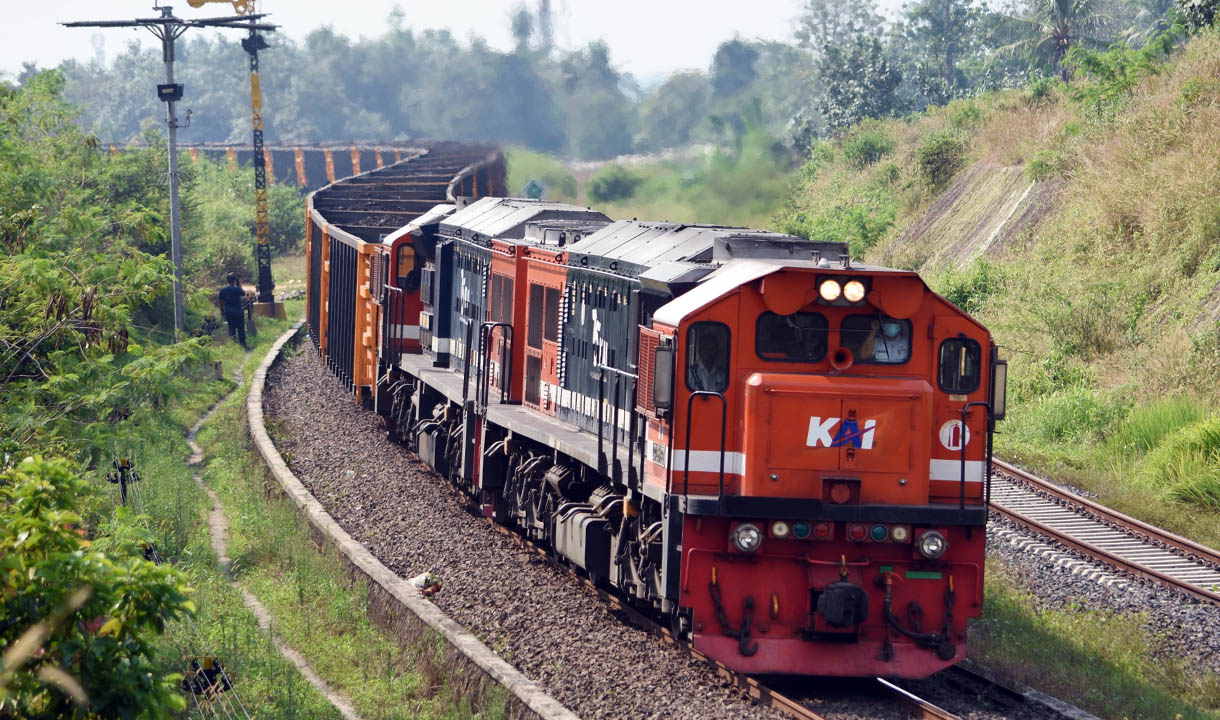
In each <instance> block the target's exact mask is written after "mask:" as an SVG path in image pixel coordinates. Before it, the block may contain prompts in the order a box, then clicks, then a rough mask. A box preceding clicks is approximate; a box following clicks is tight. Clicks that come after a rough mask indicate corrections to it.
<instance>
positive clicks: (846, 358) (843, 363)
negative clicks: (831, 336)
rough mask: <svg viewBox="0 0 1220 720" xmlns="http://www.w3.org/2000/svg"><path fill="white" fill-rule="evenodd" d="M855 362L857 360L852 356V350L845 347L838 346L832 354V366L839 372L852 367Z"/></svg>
mask: <svg viewBox="0 0 1220 720" xmlns="http://www.w3.org/2000/svg"><path fill="white" fill-rule="evenodd" d="M853 362H855V357H853V356H852V354H851V350H848V349H847V348H845V347H840V348H837V349H836V350H835V351H834V354H833V355H831V356H830V366H831V367H832V368H834V369H835V370H838V371H839V372H843V371H844V370H846V369H847V368H849V367H851V364H852V363H853Z"/></svg>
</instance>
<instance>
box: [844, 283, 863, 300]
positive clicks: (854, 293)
mask: <svg viewBox="0 0 1220 720" xmlns="http://www.w3.org/2000/svg"><path fill="white" fill-rule="evenodd" d="M866 294H868V293H867V291H866V290H865V288H864V283H862V282H860V281H859V280H848V281H847V284H846V285H844V286H843V297H844V299H846V300H847V302H850V303H858V302H860V301H861V300H863V299H864V296H865V295H866Z"/></svg>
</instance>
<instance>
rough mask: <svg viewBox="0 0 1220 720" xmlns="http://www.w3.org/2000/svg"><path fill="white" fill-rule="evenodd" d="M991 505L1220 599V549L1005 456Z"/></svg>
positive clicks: (1160, 579) (1094, 553)
mask: <svg viewBox="0 0 1220 720" xmlns="http://www.w3.org/2000/svg"><path fill="white" fill-rule="evenodd" d="M993 468H994V470H997V471H998V472H996V473H995V474H994V475H993V477H992V487H991V507H992V510H994V511H995V512H997V513H999V514H1000V515H1001V516H1002V517H1005V518H1007V519H1009V520H1011V521H1013V522H1015V523H1017V524H1018V525H1022V526H1024V527H1027V528H1029V529H1031V530H1033V531H1035V532H1037V533H1039V534H1041V535H1046V536H1049V537H1051V538H1054V539H1055V540H1057V541H1059V542H1060V543H1062V544H1064V545H1066V546H1068V547H1070V548H1072V549H1074V550H1077V551H1079V552H1081V553H1084V554H1085V555H1087V556H1089V557H1091V558H1094V559H1096V560H1099V561H1101V562H1102V563H1104V564H1106V565H1110V566H1112V567H1116V568H1119V569H1122V570H1124V571H1126V572H1128V573H1131V574H1133V575H1136V576H1139V577H1142V578H1146V579H1148V580H1151V581H1153V582H1157V583H1160V584H1163V585H1168V586H1170V587H1173V588H1176V589H1178V590H1180V591H1182V592H1183V593H1186V594H1187V595H1189V596H1191V597H1193V598H1196V599H1198V600H1203V601H1206V602H1210V603H1214V604H1217V605H1220V552H1217V551H1216V550H1213V549H1211V548H1208V547H1205V546H1203V545H1200V544H1198V543H1196V542H1193V541H1191V540H1187V539H1186V538H1183V537H1180V536H1178V535H1174V534H1173V533H1170V532H1166V531H1165V530H1162V529H1160V528H1157V527H1154V526H1152V525H1149V524H1147V523H1145V522H1141V521H1139V520H1136V519H1135V518H1132V517H1128V516H1127V515H1123V514H1122V513H1119V512H1116V511H1114V510H1111V509H1109V508H1107V507H1104V506H1102V505H1099V504H1097V503H1095V502H1093V501H1091V500H1089V499H1087V498H1084V497H1081V496H1080V495H1077V494H1075V493H1073V492H1070V491H1068V490H1065V489H1063V488H1061V487H1058V486H1056V485H1053V484H1051V483H1048V482H1047V481H1045V480H1042V479H1040V478H1037V477H1034V476H1033V475H1030V474H1029V473H1027V472H1025V471H1024V470H1021V469H1020V468H1017V467H1015V466H1013V465H1010V464H1008V463H1005V462H1002V461H1000V460H995V461H993Z"/></svg>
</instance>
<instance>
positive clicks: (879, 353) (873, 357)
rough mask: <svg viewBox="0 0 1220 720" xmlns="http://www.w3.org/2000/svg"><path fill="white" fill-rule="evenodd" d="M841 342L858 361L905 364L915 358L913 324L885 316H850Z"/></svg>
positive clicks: (840, 339) (842, 330)
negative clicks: (912, 334)
mask: <svg viewBox="0 0 1220 720" xmlns="http://www.w3.org/2000/svg"><path fill="white" fill-rule="evenodd" d="M839 342H840V343H842V345H843V347H845V348H847V349H848V350H851V352H852V355H853V356H854V357H855V361H856V362H858V363H873V364H878V365H901V364H902V363H905V362H906V361H907V360H910V359H911V323H910V321H909V320H898V319H896V318H892V317H887V316H885V315H881V314H877V315H848V316H847V317H846V318H844V319H843V326H842V327H841V328H840V329H839Z"/></svg>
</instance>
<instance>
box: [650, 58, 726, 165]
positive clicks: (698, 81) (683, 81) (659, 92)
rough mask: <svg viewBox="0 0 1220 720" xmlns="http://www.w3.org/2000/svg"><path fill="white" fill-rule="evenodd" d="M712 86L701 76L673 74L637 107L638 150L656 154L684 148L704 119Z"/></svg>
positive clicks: (696, 74)
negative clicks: (638, 112) (672, 148)
mask: <svg viewBox="0 0 1220 720" xmlns="http://www.w3.org/2000/svg"><path fill="white" fill-rule="evenodd" d="M711 94H712V90H711V83H710V82H708V79H707V78H706V77H704V76H703V74H701V73H697V72H680V73H674V74H673V75H671V76H670V77H669V79H668V80H666V81H665V82H664V83H662V84H661V85H660V86H659V87H657V89H656V90H654V91H653V92H652V93H650V94H649V95H648V96H647V97H645V98H644V100H643V101H642V102H641V103H640V132H639V134H638V135H637V136H636V145H637V149H640V150H645V151H656V150H662V149H664V148H669V147H676V146H679V145H685V144H686V143H688V142H690V138H691V132H692V131H693V130H694V129H695V126H696V125H698V124H699V122H700V121H702V120H703V118H704V117H706V115H707V110H708V101H709V100H710V98H711Z"/></svg>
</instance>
